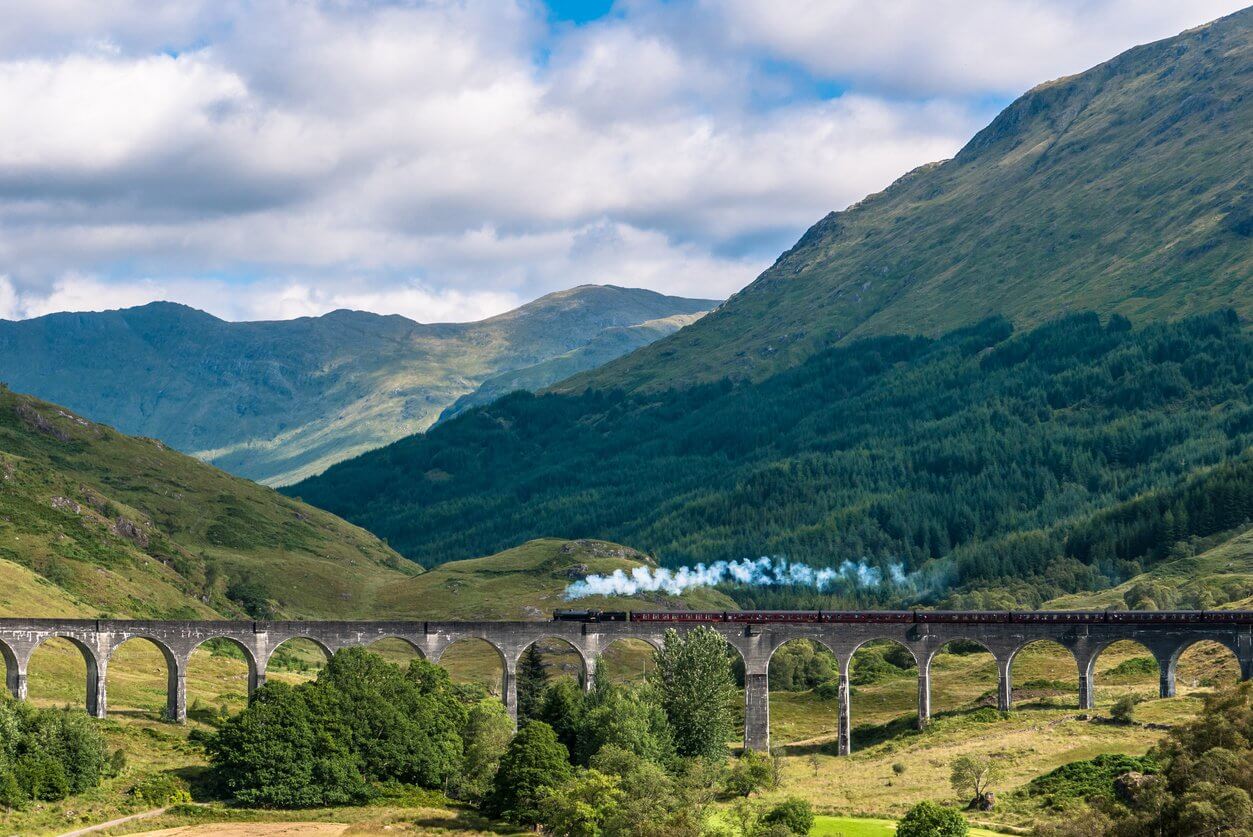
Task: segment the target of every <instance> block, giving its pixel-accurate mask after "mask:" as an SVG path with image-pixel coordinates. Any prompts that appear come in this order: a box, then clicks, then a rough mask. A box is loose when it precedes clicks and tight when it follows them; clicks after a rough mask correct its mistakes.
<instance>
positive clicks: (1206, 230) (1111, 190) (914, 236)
mask: <svg viewBox="0 0 1253 837" xmlns="http://www.w3.org/2000/svg"><path fill="white" fill-rule="evenodd" d="M1251 36H1253V8H1250V9H1245V10H1244V11H1241V12H1238V13H1236V14H1234V15H1231V16H1229V17H1227V18H1223V19H1221V20H1219V21H1216V22H1214V23H1211V24H1209V25H1207V26H1203V27H1199V28H1197V29H1194V30H1190V31H1188V32H1185V33H1183V34H1181V35H1179V36H1177V37H1174V38H1169V39H1166V40H1163V41H1159V42H1157V43H1153V44H1148V45H1146V46H1140V47H1136V48H1135V49H1132V50H1129V51H1128V52H1126V53H1124V54H1122V55H1120V56H1118V57H1117V58H1115V59H1113V60H1112V61H1109V62H1106V63H1104V64H1101V65H1100V66H1098V67H1095V68H1093V69H1091V70H1089V71H1087V72H1084V73H1081V74H1079V75H1076V76H1072V77H1069V78H1063V79H1059V80H1057V81H1052V82H1048V83H1046V84H1041V85H1040V86H1038V87H1036V88H1035V89H1033V90H1031V91H1030V92H1028V93H1027V94H1025V95H1024V96H1022V97H1021V98H1019V99H1018V100H1017V101H1015V102H1014V103H1012V104H1011V105H1010V106H1009V107H1007V108H1006V109H1005V110H1004V111H1003V112H1002V113H1001V114H1000V115H999V116H998V117H996V119H995V120H994V121H993V122H992V123H991V124H990V125H988V126H987V127H986V128H985V129H984V130H982V131H980V132H979V133H978V134H977V135H976V136H975V137H974V138H973V139H971V140H970V142H969V143H967V145H966V146H965V147H964V148H963V149H962V150H961V151H960V152H959V153H958V154H957V155H956V157H954V158H953V159H951V160H948V161H945V162H942V163H935V164H931V165H927V166H923V167H921V168H919V169H917V170H915V171H913V172H910V173H909V174H907V175H905V176H904V177H902V178H901V179H900V180H898V181H897V182H896V183H894V184H892V185H891V186H890V187H888V188H887V189H885V190H884V191H883V192H881V193H879V194H875V195H871V196H869V197H867V198H866V199H865V200H863V201H861V202H860V203H857V204H855V205H853V206H851V207H849V208H847V209H845V210H844V211H841V212H833V213H831V214H829V215H828V216H827V217H825V218H823V219H822V220H821V221H819V222H818V223H817V224H815V225H814V226H813V227H812V228H811V229H810V230H809V231H808V232H807V233H805V235H804V236H803V237H802V238H801V239H800V240H799V241H798V242H797V244H796V245H795V246H794V247H793V248H792V249H791V250H789V251H788V252H786V253H784V254H783V255H782V256H780V257H779V259H778V261H777V262H776V263H775V264H774V265H773V266H772V267H771V268H770V269H768V270H767V271H765V272H764V273H763V274H762V275H761V276H760V277H759V278H758V279H757V280H756V281H755V282H753V283H752V284H750V285H749V286H748V287H747V288H745V289H744V290H743V291H741V292H740V293H738V294H736V295H735V296H733V297H732V298H731V299H730V300H728V301H727V303H726V304H724V305H723V306H722V307H721V308H719V310H718V311H716V312H715V313H713V314H711V315H710V316H708V317H706V318H704V319H703V320H701V321H700V322H699V323H696V324H695V325H693V326H692V327H691V328H688V329H685V330H684V331H683V332H681V333H679V334H675V335H672V336H671V337H669V338H666V339H664V340H661V341H658V342H657V343H654V344H652V345H651V346H649V347H647V348H645V349H642V350H640V351H637V352H635V353H633V354H631V355H630V356H628V357H625V358H623V359H621V360H618V361H615V362H613V363H611V364H608V365H607V366H605V367H603V368H602V369H599V370H597V371H595V372H593V373H587V374H584V375H580V376H577V377H576V378H574V379H573V380H571V381H569V382H567V383H565V384H563V385H562V387H561V388H562V389H563V390H566V391H577V390H579V389H582V388H584V387H593V388H601V389H608V388H614V387H624V388H627V389H632V388H636V387H646V388H664V387H667V386H681V385H685V382H687V381H696V380H711V379H717V378H721V377H723V376H727V375H729V376H731V377H733V378H739V377H749V378H753V379H761V378H764V377H765V376H767V375H769V374H771V373H772V372H775V371H778V370H779V369H781V368H786V367H788V366H792V365H794V364H797V363H800V362H802V361H803V360H804V359H805V358H807V357H809V356H811V355H812V354H813V353H814V352H817V351H821V350H822V349H823V348H825V347H827V346H830V345H833V344H838V343H841V342H847V341H849V340H852V339H856V338H858V337H862V336H866V335H878V334H893V333H910V334H925V335H938V334H940V333H943V332H945V331H948V330H950V329H952V328H954V327H958V326H963V325H968V324H971V323H974V322H977V321H979V320H981V319H983V318H985V317H987V316H990V315H1002V316H1005V317H1007V318H1009V319H1011V320H1012V321H1013V322H1014V323H1015V324H1016V325H1019V326H1026V327H1030V326H1032V325H1035V324H1038V323H1040V322H1042V321H1044V320H1047V319H1049V318H1051V317H1055V316H1057V315H1059V314H1063V313H1066V312H1070V311H1075V310H1090V311H1097V312H1100V313H1113V312H1116V313H1119V314H1123V315H1126V316H1128V317H1130V318H1132V319H1133V320H1135V321H1136V322H1138V323H1143V322H1149V321H1152V320H1160V319H1167V318H1173V317H1179V316H1187V315H1190V314H1196V313H1200V312H1206V311H1213V310H1216V309H1218V308H1224V307H1231V308H1234V309H1235V310H1237V311H1238V312H1239V313H1240V314H1241V315H1242V316H1245V317H1248V316H1250V315H1253V199H1251V198H1250V194H1251V191H1253V182H1251V181H1250V179H1249V178H1250V174H1249V160H1250V159H1253V134H1251V133H1250V131H1249V128H1248V126H1249V125H1253V95H1250V94H1251V93H1253V43H1251Z"/></svg>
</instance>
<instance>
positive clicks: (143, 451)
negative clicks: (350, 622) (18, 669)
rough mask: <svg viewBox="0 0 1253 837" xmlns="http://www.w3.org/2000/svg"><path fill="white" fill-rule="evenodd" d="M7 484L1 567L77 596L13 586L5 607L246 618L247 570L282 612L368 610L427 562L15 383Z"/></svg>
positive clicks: (0, 521) (9, 405) (7, 407)
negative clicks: (16, 591) (233, 596)
mask: <svg viewBox="0 0 1253 837" xmlns="http://www.w3.org/2000/svg"><path fill="white" fill-rule="evenodd" d="M0 481H2V483H3V489H4V490H2V491H0V574H3V575H4V576H5V577H6V578H18V577H19V576H24V575H25V574H24V573H23V572H22V571H23V570H25V571H27V572H28V573H31V572H33V573H35V574H37V575H38V576H41V577H43V578H44V579H45V580H47V581H49V582H51V583H52V584H53V585H55V586H56V587H57V588H59V589H60V590H61V591H62V592H63V593H64V594H65V595H64V597H63V599H62V600H61V601H59V602H58V601H52V600H45V599H46V596H45V597H33V598H32V599H31V600H30V601H29V602H28V601H27V600H26V599H25V597H17V596H9V595H4V596H2V597H0V613H3V614H12V615H34V614H32V613H30V611H29V610H28V608H32V607H34V608H43V609H45V610H52V609H55V608H60V607H61V606H63V605H64V606H65V608H66V610H71V611H72V612H75V613H78V614H80V615H83V614H84V611H86V614H85V615H117V616H132V617H149V618H187V617H199V618H204V617H211V616H215V615H220V616H241V615H243V611H242V610H241V608H240V607H239V605H238V604H236V603H235V602H233V601H231V600H230V599H229V598H228V597H227V596H226V592H227V590H228V588H229V587H230V585H231V583H232V581H238V580H239V579H244V578H247V579H251V580H252V581H253V582H255V584H256V585H258V586H259V587H260V588H261V589H262V590H263V591H264V593H265V595H266V597H268V598H269V599H271V602H272V606H273V608H274V610H275V612H276V615H282V616H289V617H294V618H309V617H317V616H324V617H325V616H340V617H349V616H364V615H367V614H368V613H369V607H370V604H371V601H372V599H373V596H374V593H375V591H376V590H377V589H378V588H379V587H381V586H384V585H386V584H390V583H393V582H396V581H400V580H403V579H406V578H408V577H409V576H410V575H412V574H414V573H416V572H418V570H417V568H415V567H414V566H413V565H412V564H410V563H409V562H407V561H405V560H404V559H402V558H400V556H398V555H397V554H396V553H395V552H393V551H392V550H390V549H388V547H387V546H386V545H384V544H383V543H382V542H381V541H379V540H378V539H377V538H375V537H374V536H373V535H370V534H369V533H367V532H365V531H364V530H362V529H359V528H357V527H355V526H352V525H350V524H347V523H345V522H344V521H342V520H340V519H339V518H336V517H334V516H333V515H330V514H328V513H326V512H323V511H320V510H318V509H314V508H312V507H310V506H308V505H306V504H304V503H301V502H299V501H298V500H293V499H291V498H288V497H284V496H282V495H281V494H278V493H277V492H275V491H273V490H272V489H269V488H265V487H264V486H260V485H256V484H255V483H251V482H248V481H247V480H242V479H239V478H237V477H232V476H230V475H228V474H226V473H224V472H222V471H219V470H217V469H216V468H212V467H210V466H208V465H205V464H203V463H201V462H199V461H198V460H195V459H192V458H191V457H188V456H184V455H182V454H179V453H176V452H174V451H172V450H170V449H168V448H167V447H165V446H164V445H162V444H161V443H160V442H156V441H153V440H151V439H139V438H133V437H129V436H124V435H122V434H121V433H118V432H117V431H115V430H113V429H112V428H109V427H106V426H104V425H101V424H96V423H94V422H90V421H88V420H86V419H83V418H80V417H78V416H75V415H73V414H72V413H70V412H69V411H67V410H64V409H61V408H59V407H57V406H56V405H53V404H48V403H45V402H42V401H39V400H37V399H34V398H30V397H27V396H22V395H17V394H15V393H13V392H11V391H9V390H7V389H3V388H0ZM14 565H16V568H15V567H14ZM21 583H22V584H23V586H24V587H25V588H26V589H28V590H29V589H32V587H31V581H30V578H29V576H26V577H25V578H24V580H23V581H22V582H21ZM61 615H67V614H65V613H64V611H62V612H61Z"/></svg>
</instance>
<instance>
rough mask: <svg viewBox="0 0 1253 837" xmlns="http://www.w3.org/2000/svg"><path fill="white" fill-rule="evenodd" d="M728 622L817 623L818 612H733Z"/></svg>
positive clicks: (730, 612) (728, 613)
mask: <svg viewBox="0 0 1253 837" xmlns="http://www.w3.org/2000/svg"><path fill="white" fill-rule="evenodd" d="M726 617H727V621H728V622H817V621H818V611H816V610H732V611H728V612H727V614H726Z"/></svg>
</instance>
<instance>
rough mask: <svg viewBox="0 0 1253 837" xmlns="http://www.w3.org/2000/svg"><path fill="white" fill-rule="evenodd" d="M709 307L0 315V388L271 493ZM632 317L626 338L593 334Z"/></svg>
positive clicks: (622, 294) (682, 302) (592, 298)
mask: <svg viewBox="0 0 1253 837" xmlns="http://www.w3.org/2000/svg"><path fill="white" fill-rule="evenodd" d="M715 305H716V303H715V302H713V301H711V300H691V299H681V298H677V297H668V296H663V295H661V294H657V293H653V292H651V291H645V290H637V289H629V288H617V287H613V286H597V285H584V286H580V287H577V288H573V289H571V290H568V291H561V292H558V293H554V294H549V295H548V296H545V297H542V298H540V299H538V300H535V301H534V302H532V303H529V304H527V305H524V306H522V307H521V308H518V309H516V310H514V311H510V312H508V313H505V314H501V315H499V316H497V317H492V318H490V319H487V320H483V321H481V322H477V323H467V324H437V325H423V324H421V323H416V322H414V321H412V320H409V319H406V318H404V317H400V316H394V315H393V316H380V315H376V314H369V313H364V312H360V311H335V312H332V313H330V314H327V315H325V316H322V317H303V318H300V319H295V320H285V321H279V322H243V323H230V322H224V321H222V320H219V319H217V318H216V317H212V316H210V315H209V314H206V313H204V312H201V311H197V310H195V309H192V308H187V307H185V306H181V305H174V304H170V303H153V304H150V305H144V306H141V307H139V308H129V309H124V310H119V311H107V312H102V313H80V314H69V313H66V314H52V315H49V316H46V317H39V318H37V319H32V320H25V321H20V322H7V321H0V380H4V381H6V382H7V383H8V384H9V385H10V386H12V387H13V388H14V389H17V390H19V391H23V392H30V393H33V394H35V395H37V396H39V397H41V398H46V399H48V400H50V401H53V402H56V403H58V404H64V405H66V407H68V408H69V409H73V410H76V411H78V412H81V413H83V414H84V415H89V416H92V417H94V418H98V419H99V420H101V421H106V422H108V423H110V424H112V425H114V426H116V427H118V428H119V429H121V430H122V431H124V432H126V433H132V434H137V435H143V436H149V437H152V438H157V439H161V440H162V441H163V442H164V443H166V444H168V445H170V446H172V447H174V448H177V449H178V450H181V451H184V452H186V453H190V454H192V455H193V456H196V457H199V458H201V459H204V460H206V461H208V462H210V463H213V464H214V465H217V466H218V467H220V468H223V469H225V470H227V471H230V472H231V473H234V474H238V475H240V476H246V477H248V478H250V479H254V480H258V481H262V482H267V483H271V484H281V483H285V482H291V481H293V480H295V479H298V478H300V477H302V476H308V475H310V474H315V473H318V472H320V471H321V470H323V469H324V468H325V467H326V466H327V465H329V464H331V463H333V462H336V461H338V460H340V459H344V458H346V457H349V456H352V455H354V454H357V453H361V452H363V451H366V450H370V449H372V448H376V447H379V446H381V445H384V444H386V443H388V442H390V441H393V440H395V439H398V438H400V437H402V436H405V435H407V434H409V433H413V432H418V431H421V430H425V429H426V428H427V427H428V426H429V425H430V424H431V423H432V422H434V421H435V419H436V418H437V417H438V416H439V414H440V412H441V411H442V410H444V409H445V408H446V407H448V406H449V405H451V404H452V403H453V402H454V401H456V400H457V399H458V398H459V397H461V396H463V395H466V394H468V393H472V392H474V391H475V390H476V388H478V387H479V385H480V384H482V383H483V382H484V381H486V380H487V379H489V378H491V377H492V376H493V375H497V374H499V373H501V372H503V371H507V370H513V369H525V368H527V367H534V366H536V365H537V364H542V363H544V362H545V361H548V360H550V359H554V358H562V361H561V362H560V364H559V365H558V367H557V370H558V371H557V372H553V373H544V372H542V371H540V372H536V373H534V374H533V375H532V377H533V378H534V379H535V380H540V381H542V382H543V383H549V382H551V381H552V380H553V379H552V378H551V377H547V375H551V374H569V373H571V372H574V371H578V370H582V369H586V368H588V365H589V364H594V363H600V362H603V361H604V360H605V359H608V358H609V357H612V356H613V354H612V353H613V349H614V347H617V348H618V349H619V350H620V351H622V352H625V351H629V350H630V349H632V348H635V347H636V346H638V345H641V341H643V340H645V339H650V338H651V339H655V337H657V336H661V335H663V334H667V333H670V332H672V331H674V330H675V329H677V328H679V327H680V326H681V325H682V324H683V323H684V322H686V321H687V320H686V319H684V318H690V317H693V316H695V315H697V314H699V313H701V312H703V311H707V310H709V309H710V308H712V307H714V306H715ZM676 317H678V319H675V318H676ZM642 323H649V325H648V326H647V327H644V328H641V329H640V330H637V331H633V332H631V337H630V338H629V339H623V338H622V336H621V335H618V334H607V333H606V332H607V331H608V330H619V329H623V328H631V327H635V326H639V325H640V324H642ZM593 343H595V344H596V345H595V346H594V347H589V344H593ZM584 347H589V349H588V351H587V352H583V353H580V352H579V350H580V349H583V348H584ZM523 378H526V376H525V375H523Z"/></svg>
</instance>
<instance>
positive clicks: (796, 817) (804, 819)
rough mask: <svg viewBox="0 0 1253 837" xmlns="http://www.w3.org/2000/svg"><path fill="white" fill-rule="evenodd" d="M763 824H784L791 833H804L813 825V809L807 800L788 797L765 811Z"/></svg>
mask: <svg viewBox="0 0 1253 837" xmlns="http://www.w3.org/2000/svg"><path fill="white" fill-rule="evenodd" d="M761 822H762V824H763V825H784V826H787V828H788V830H790V831H791V832H792V833H793V834H796V835H800V837H804V835H806V834H808V833H809V830H810V829H811V828H813V827H814V809H813V806H811V805H810V804H809V802H808V801H807V800H804V799H798V798H796V797H788V798H787V799H785V800H783V801H782V802H780V803H779V804H778V805H776V806H774V807H773V808H771V809H770V810H769V811H767V812H766V814H765V816H763V817H762V818H761Z"/></svg>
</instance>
